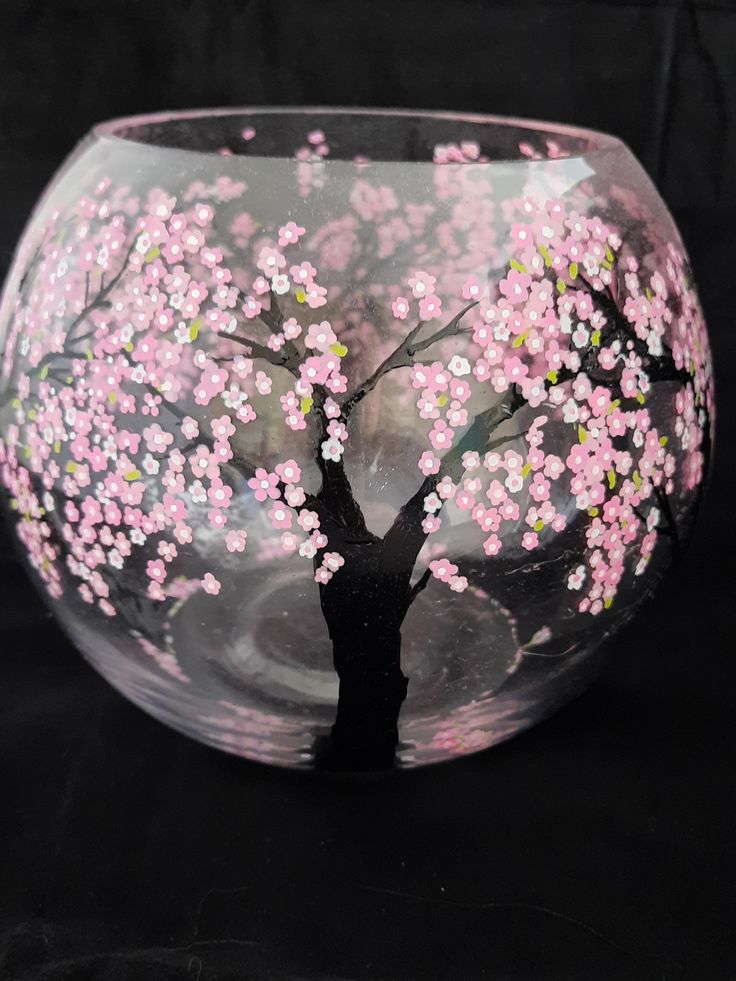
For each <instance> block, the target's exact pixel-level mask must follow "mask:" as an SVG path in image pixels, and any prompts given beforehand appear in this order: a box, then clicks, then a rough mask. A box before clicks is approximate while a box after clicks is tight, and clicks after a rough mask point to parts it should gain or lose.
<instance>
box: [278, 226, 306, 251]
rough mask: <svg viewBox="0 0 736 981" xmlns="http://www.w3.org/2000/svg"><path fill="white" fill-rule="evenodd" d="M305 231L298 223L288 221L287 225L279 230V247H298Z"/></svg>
mask: <svg viewBox="0 0 736 981" xmlns="http://www.w3.org/2000/svg"><path fill="white" fill-rule="evenodd" d="M304 231H305V230H304V229H303V228H302V227H301V226H300V225H297V223H296V222H294V221H287V223H286V224H285V225H282V226H281V228H279V245H280V246H281V247H282V248H283V247H284V246H286V245H296V243H297V242H298V241H299V239H300V237H301V236H302V235H303V234H304Z"/></svg>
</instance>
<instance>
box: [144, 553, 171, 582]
mask: <svg viewBox="0 0 736 981" xmlns="http://www.w3.org/2000/svg"><path fill="white" fill-rule="evenodd" d="M146 575H147V576H148V577H149V579H153V580H154V582H158V583H162V582H163V581H164V580H165V579H166V566H165V565H164V562H163V559H151V560H149V561H148V562H147V563H146Z"/></svg>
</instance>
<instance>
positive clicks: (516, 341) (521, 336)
mask: <svg viewBox="0 0 736 981" xmlns="http://www.w3.org/2000/svg"><path fill="white" fill-rule="evenodd" d="M528 336H529V331H528V330H525V331H524V333H523V334H519V336H518V337H515V338H514V339H513V341H512V342H511V347H521V345H522V344H523V343H524V341H525V340H526V339H527V337H528Z"/></svg>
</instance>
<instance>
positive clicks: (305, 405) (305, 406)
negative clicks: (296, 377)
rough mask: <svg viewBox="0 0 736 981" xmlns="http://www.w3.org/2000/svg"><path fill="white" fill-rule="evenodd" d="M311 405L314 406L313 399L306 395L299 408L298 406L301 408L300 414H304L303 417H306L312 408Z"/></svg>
mask: <svg viewBox="0 0 736 981" xmlns="http://www.w3.org/2000/svg"><path fill="white" fill-rule="evenodd" d="M313 405H314V399H313V398H310V397H309V396H308V395H306V396H305V397H304V398H303V399H302V401H301V406H300V408H301V410H302V412H303V413H304V415H306V414H307V413H308V412H309V410H310V409H311V408H312V406H313Z"/></svg>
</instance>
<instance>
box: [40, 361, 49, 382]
mask: <svg viewBox="0 0 736 981" xmlns="http://www.w3.org/2000/svg"><path fill="white" fill-rule="evenodd" d="M48 376H49V366H48V365H47V364H45V365H44V366H43V368H41V370H40V371H39V373H38V377H39V378H40V379H41V381H45V380H46V378H48Z"/></svg>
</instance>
